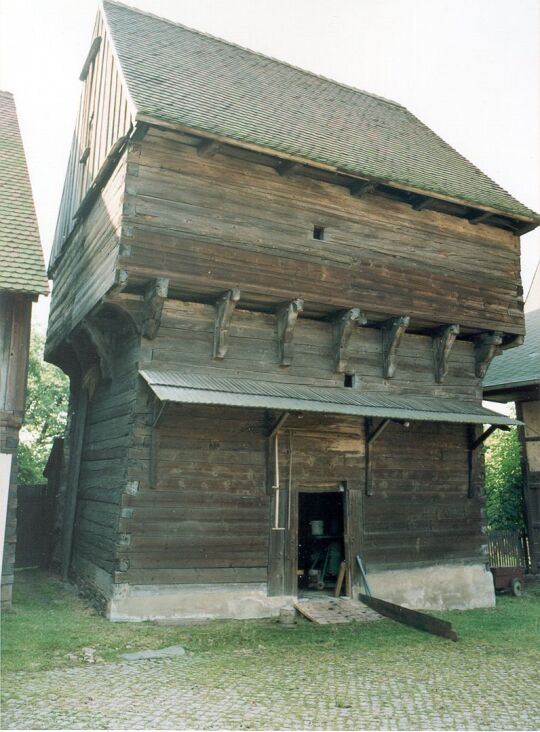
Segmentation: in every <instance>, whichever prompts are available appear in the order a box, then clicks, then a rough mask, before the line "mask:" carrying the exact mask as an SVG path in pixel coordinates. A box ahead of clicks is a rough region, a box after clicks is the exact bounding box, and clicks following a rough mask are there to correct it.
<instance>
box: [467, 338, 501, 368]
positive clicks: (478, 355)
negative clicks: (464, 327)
mask: <svg viewBox="0 0 540 732" xmlns="http://www.w3.org/2000/svg"><path fill="white" fill-rule="evenodd" d="M502 342H503V336H502V333H500V332H493V333H482V335H479V336H477V337H476V338H475V339H474V356H475V360H476V369H475V373H476V376H477V377H478V378H479V379H483V378H484V377H485V375H486V373H487V370H488V368H489V364H490V363H491V362H492V360H493V359H494V357H495V356H497V355H498V354H499V353H500V352H501V345H502Z"/></svg>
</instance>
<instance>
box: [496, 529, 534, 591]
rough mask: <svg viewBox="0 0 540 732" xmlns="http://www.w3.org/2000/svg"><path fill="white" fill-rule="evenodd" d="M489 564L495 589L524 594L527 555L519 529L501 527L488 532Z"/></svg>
mask: <svg viewBox="0 0 540 732" xmlns="http://www.w3.org/2000/svg"><path fill="white" fill-rule="evenodd" d="M487 538H488V552H489V565H490V569H491V574H492V575H493V582H494V584H495V590H500V591H502V592H511V593H512V595H514V597H520V596H521V595H522V594H523V588H524V586H525V566H526V564H527V562H526V555H525V551H524V545H523V537H522V535H521V533H520V531H519V530H518V529H499V530H495V531H490V532H489V533H488V537H487Z"/></svg>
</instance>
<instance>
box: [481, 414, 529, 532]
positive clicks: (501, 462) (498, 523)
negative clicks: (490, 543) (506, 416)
mask: <svg viewBox="0 0 540 732" xmlns="http://www.w3.org/2000/svg"><path fill="white" fill-rule="evenodd" d="M485 460H486V498H487V501H486V515H487V522H488V527H489V528H490V529H522V528H523V493H522V490H523V479H522V474H521V446H520V444H519V437H518V433H517V429H516V428H515V427H513V428H512V429H511V430H510V431H509V432H501V431H499V430H497V431H496V432H495V433H494V434H493V435H491V437H490V438H489V439H488V440H486V453H485Z"/></svg>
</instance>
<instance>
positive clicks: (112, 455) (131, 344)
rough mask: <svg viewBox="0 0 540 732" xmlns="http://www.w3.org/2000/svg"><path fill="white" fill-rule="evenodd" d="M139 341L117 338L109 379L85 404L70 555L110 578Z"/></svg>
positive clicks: (133, 417)
mask: <svg viewBox="0 0 540 732" xmlns="http://www.w3.org/2000/svg"><path fill="white" fill-rule="evenodd" d="M138 349H139V338H138V337H135V336H134V335H125V336H123V337H121V336H118V337H117V338H116V339H115V348H114V353H113V366H114V371H113V378H112V379H111V380H109V381H101V382H100V383H99V384H98V386H97V389H96V391H95V394H94V395H93V397H92V399H90V400H89V401H88V406H87V414H86V419H85V425H84V437H83V440H82V452H81V462H80V473H79V480H78V486H77V487H76V498H77V500H76V507H75V508H76V511H75V515H76V519H75V527H74V532H73V549H72V557H77V558H83V559H86V560H88V561H90V562H92V563H93V564H94V565H96V566H97V567H100V568H101V569H103V570H105V571H106V572H108V573H109V574H111V575H112V574H113V572H114V570H115V569H116V561H117V545H118V544H119V543H121V536H120V535H119V533H118V532H119V519H120V506H121V500H122V498H121V497H122V494H123V493H124V492H125V491H126V490H129V489H130V488H131V486H132V484H131V483H130V481H129V478H128V456H129V452H130V449H131V448H132V446H133V443H134V440H135V429H136V424H137V414H136V399H137V378H138V377H137V357H138Z"/></svg>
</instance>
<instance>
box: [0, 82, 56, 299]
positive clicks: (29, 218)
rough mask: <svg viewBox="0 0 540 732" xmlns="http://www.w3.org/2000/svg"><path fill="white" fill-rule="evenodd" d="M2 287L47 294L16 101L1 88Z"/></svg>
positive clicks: (0, 257)
mask: <svg viewBox="0 0 540 732" xmlns="http://www.w3.org/2000/svg"><path fill="white" fill-rule="evenodd" d="M0 290H10V291H14V292H21V293H27V294H35V295H47V293H48V291H49V288H48V283H47V278H46V276H45V265H44V262H43V251H42V249H41V243H40V239H39V230H38V225H37V219H36V212H35V209H34V201H33V198H32V189H31V187H30V178H29V176H28V168H27V166H26V158H25V156H24V149H23V144H22V140H21V134H20V131H19V123H18V121H17V112H16V110H15V101H14V99H13V95H12V94H10V93H9V92H4V91H0Z"/></svg>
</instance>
